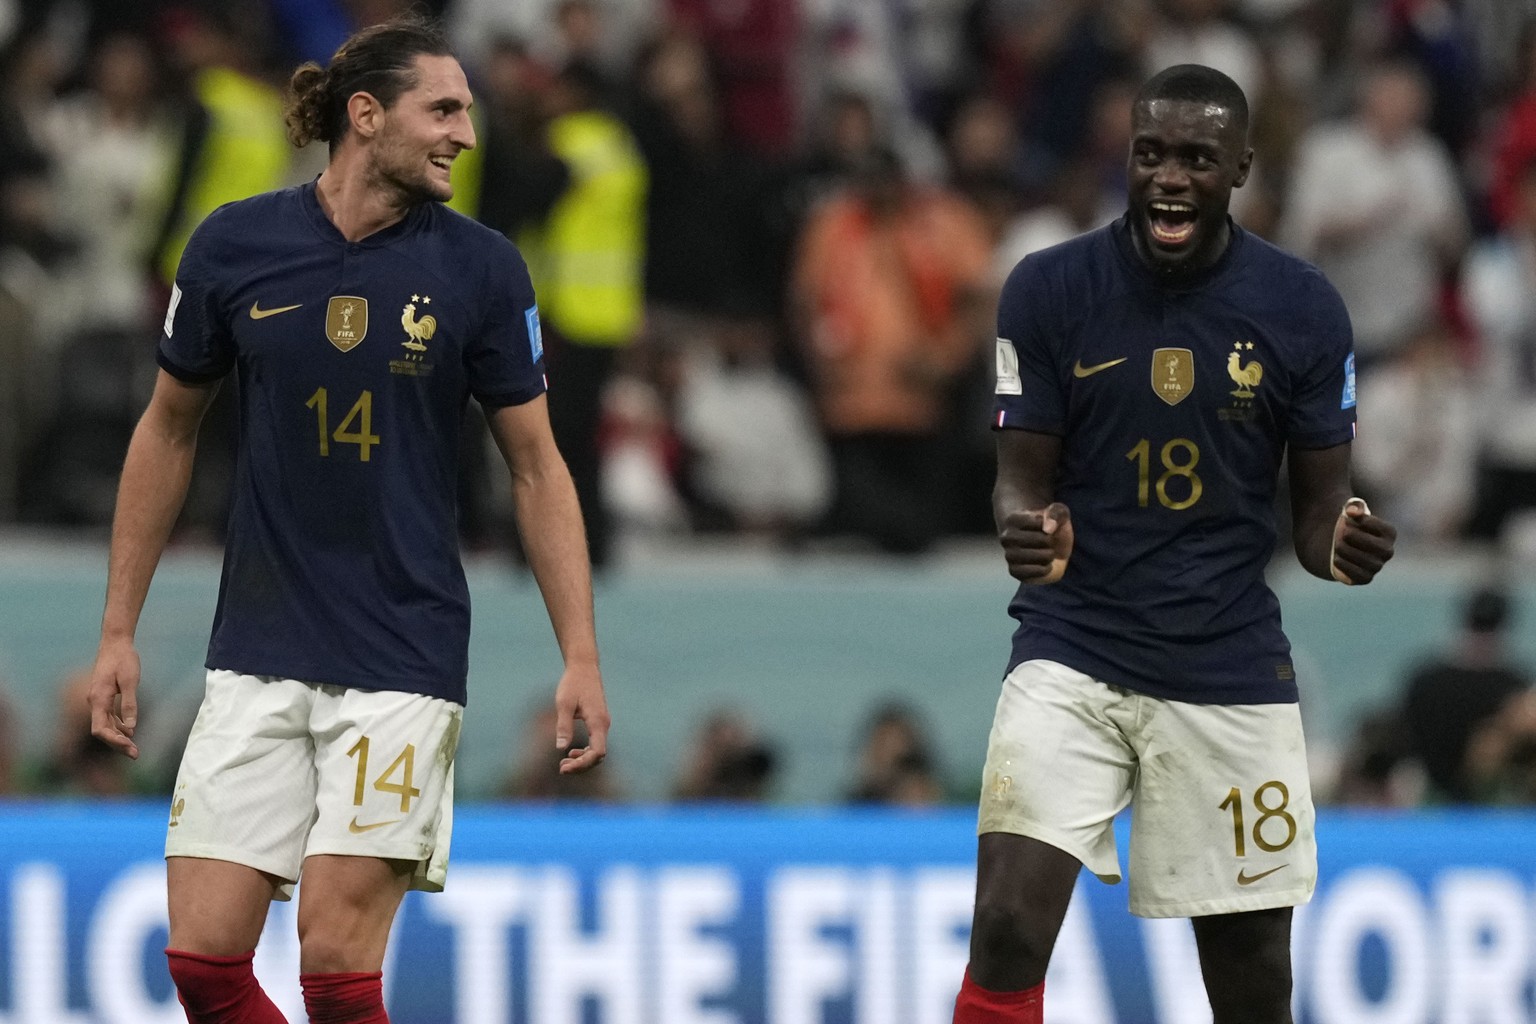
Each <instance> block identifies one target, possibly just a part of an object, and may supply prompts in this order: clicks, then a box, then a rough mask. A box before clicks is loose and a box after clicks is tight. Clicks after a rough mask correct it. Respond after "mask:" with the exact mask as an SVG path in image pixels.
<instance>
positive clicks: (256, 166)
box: [0, 0, 1536, 566]
mask: <svg viewBox="0 0 1536 1024" xmlns="http://www.w3.org/2000/svg"><path fill="white" fill-rule="evenodd" d="M408 6H409V9H414V10H417V11H424V12H426V13H430V14H433V15H437V16H440V17H442V18H443V19H444V21H445V24H446V25H447V26H448V27H449V29H450V33H451V36H452V38H453V40H454V41H455V44H456V45H457V46H458V47H459V49H460V51H461V53H462V56H463V60H464V63H465V66H466V70H467V71H468V73H469V75H470V79H471V83H472V86H473V88H474V90H475V93H476V96H477V104H476V115H475V116H476V126H477V132H478V137H479V145H478V146H477V147H476V149H475V150H473V151H471V152H468V153H466V154H465V155H464V156H463V157H461V159H460V161H459V166H458V167H457V169H456V187H457V193H458V194H457V195H456V197H455V199H454V202H453V205H454V206H456V207H457V208H459V209H460V210H462V211H463V212H465V213H467V214H469V215H471V216H474V217H478V218H479V219H480V220H482V221H483V222H485V223H486V224H488V225H490V226H492V227H494V228H496V229H498V230H500V231H502V232H504V233H506V234H507V235H508V236H509V237H511V238H513V239H514V240H516V241H517V242H518V243H519V245H520V247H521V248H522V250H523V252H524V254H525V255H526V256H527V258H528V261H529V264H530V268H531V270H532V273H533V277H534V281H535V285H536V287H537V289H538V292H539V296H540V307H541V311H542V315H543V320H544V328H545V332H546V350H547V352H548V362H549V369H550V374H551V378H552V380H553V382H554V387H553V390H552V392H551V400H550V401H551V416H552V419H553V420H554V423H555V427H556V435H557V438H558V439H559V441H560V443H561V447H562V449H563V450H564V452H565V454H566V458H567V460H568V461H569V462H570V464H571V467H572V470H573V475H574V476H575V478H576V480H577V484H578V489H579V490H580V491H581V494H582V498H583V502H584V506H585V508H586V509H587V512H588V516H589V518H590V520H591V524H590V538H589V539H590V541H591V546H592V551H593V555H594V560H595V561H596V562H597V563H598V564H599V565H600V566H601V565H603V564H605V563H606V562H608V561H609V560H610V558H611V557H612V553H613V551H614V546H615V541H616V540H622V539H623V538H624V537H625V536H629V535H662V536H687V535H695V534H700V533H710V532H715V533H725V534H729V535H753V536H757V537H764V538H768V539H770V540H771V541H773V542H777V543H783V544H788V545H797V544H800V543H803V542H804V541H806V540H808V539H811V538H833V537H836V538H856V539H857V542H858V543H861V544H867V545H870V546H873V547H876V548H878V549H880V550H885V551H892V552H920V551H923V550H925V549H927V548H928V547H929V546H931V545H932V544H933V543H934V542H935V541H936V540H937V539H939V538H942V537H945V536H947V535H951V534H956V533H985V532H987V531H988V530H990V521H989V512H988V502H987V499H986V495H987V492H988V489H989V487H990V477H991V470H990V464H991V458H992V452H991V439H990V437H989V432H988V410H989V405H990V389H991V376H992V367H991V338H992V335H993V326H992V320H993V310H994V301H995V296H996V293H997V290H998V288H999V287H1000V284H1001V281H1002V279H1003V277H1004V276H1005V275H1006V273H1007V271H1008V270H1009V269H1010V268H1011V267H1012V265H1013V264H1014V263H1015V262H1016V261H1017V260H1018V259H1019V258H1021V257H1022V256H1023V255H1025V254H1027V253H1028V252H1031V251H1034V250H1036V249H1039V248H1042V247H1044V246H1048V245H1051V244H1054V243H1056V242H1058V241H1061V240H1063V239H1065V238H1067V237H1070V236H1071V235H1073V234H1075V233H1078V232H1081V231H1083V230H1085V229H1088V228H1091V227H1094V226H1096V225H1100V224H1102V223H1105V222H1106V221H1108V220H1109V219H1112V218H1113V217H1115V216H1116V215H1117V214H1118V212H1119V211H1120V210H1121V209H1122V208H1123V205H1124V184H1125V183H1124V176H1125V172H1124V164H1125V154H1126V148H1127V132H1128V124H1129V111H1128V106H1129V102H1130V98H1131V96H1132V95H1133V93H1134V90H1135V88H1136V86H1137V84H1138V83H1139V82H1140V81H1141V80H1142V79H1143V78H1144V77H1146V76H1147V75H1148V74H1149V73H1151V72H1153V71H1155V70H1157V69H1159V68H1161V67H1164V66H1167V65H1168V64H1171V63H1177V62H1183V61H1196V62H1201V63H1207V64H1211V65H1214V66H1216V67H1218V68H1221V69H1222V70H1224V71H1226V72H1227V73H1229V74H1230V75H1231V76H1232V77H1233V78H1234V79H1235V80H1236V81H1238V82H1239V83H1240V84H1241V85H1242V86H1243V88H1244V89H1245V90H1246V92H1247V94H1248V96H1249V99H1250V103H1251V105H1252V108H1253V114H1254V116H1253V145H1254V148H1255V150H1256V153H1257V157H1256V163H1255V172H1254V176H1253V178H1252V179H1251V180H1250V182H1249V184H1248V186H1247V187H1245V188H1244V189H1242V190H1240V191H1239V192H1238V193H1237V194H1236V196H1235V206H1234V216H1235V217H1236V218H1237V219H1238V220H1239V221H1240V222H1241V223H1243V224H1244V225H1245V226H1247V227H1248V228H1249V229H1251V230H1253V231H1254V232H1256V233H1258V234H1260V235H1262V236H1264V237H1267V238H1270V239H1272V240H1274V241H1276V242H1278V243H1280V244H1282V245H1284V246H1286V247H1288V248H1290V249H1292V250H1294V251H1296V252H1297V253H1299V254H1301V255H1302V256H1304V257H1306V258H1307V259H1309V260H1312V261H1313V262H1315V263H1316V264H1317V265H1318V266H1320V267H1321V268H1322V269H1323V270H1324V271H1326V272H1327V274H1328V275H1329V277H1330V278H1331V279H1332V280H1333V281H1334V283H1335V284H1336V285H1337V286H1338V288H1339V289H1340V291H1341V292H1342V293H1343V295H1344V298H1345V300H1346V303H1347V305H1348V307H1349V310H1350V313H1351V316H1352V319H1353V322H1354V325H1355V331H1356V336H1357V351H1358V367H1359V379H1360V393H1361V397H1360V407H1361V410H1362V425H1361V433H1360V437H1359V440H1358V442H1357V454H1358V474H1359V483H1360V487H1361V489H1362V491H1363V492H1364V493H1365V494H1366V495H1367V496H1368V497H1370V498H1371V499H1372V500H1373V503H1374V504H1375V505H1376V506H1378V508H1379V510H1380V511H1382V512H1383V513H1385V514H1386V515H1388V516H1389V517H1391V518H1393V519H1394V520H1396V521H1397V522H1398V523H1399V524H1400V526H1401V527H1402V529H1403V532H1404V534H1405V541H1406V542H1407V543H1409V544H1412V543H1415V542H1421V543H1460V542H1463V541H1466V540H1475V541H1482V542H1496V543H1501V544H1505V545H1509V546H1511V547H1512V548H1514V549H1516V550H1529V549H1536V515H1533V514H1532V509H1536V287H1533V285H1536V30H1533V26H1536V0H1114V2H1110V0H890V2H883V3H869V2H865V0H736V2H733V3H718V2H710V0H519V2H517V3H512V2H511V0H436V2H435V3H427V4H422V3H420V2H417V3H414V4H410V5H407V3H406V2H404V0H305V2H299V0H221V2H213V0H158V2H145V3H139V4H119V3H113V2H111V0H0V46H3V54H4V56H3V60H0V79H3V80H0V144H3V145H4V147H5V151H6V153H7V155H8V159H7V160H6V161H5V164H4V167H3V168H0V322H3V323H4V325H5V330H4V331H0V365H3V366H4V373H0V522H7V521H12V522H24V523H38V524H47V525H50V526H87V527H89V526H100V525H102V524H104V523H106V522H107V521H108V520H109V518H110V512H111V506H112V500H113V488H114V481H115V476H116V471H117V468H118V466H119V465H120V461H121V457H122V453H123V450H124V447H125V444H126V438H127V435H128V432H129V431H130V430H131V428H132V424H133V422H134V419H135V417H136V415H137V412H138V410H139V409H141V408H142V406H143V404H144V401H145V398H146V389H147V388H148V387H149V386H150V385H151V383H152V380H153V376H154V372H155V370H154V363H153V349H154V344H155V338H156V334H157V332H158V325H159V320H160V318H161V317H162V315H163V313H164V310H165V306H166V301H167V295H168V291H169V281H170V279H171V277H172V275H173V274H174V268H175V266H176V262H177V259H178V257H179V255H180V251H181V248H182V246H183V245H184V244H185V242H186V239H187V236H188V235H189V233H190V232H191V230H192V229H193V227H195V226H196V224H197V223H198V222H199V221H200V220H201V218H202V217H203V216H205V215H206V214H207V213H208V212H209V211H210V210H212V209H213V208H215V207H216V206H218V205H219V204H221V203H223V202H226V201H230V200H233V199H237V198H240V197H243V196H246V195H249V194H251V193H254V192H257V191H261V190H264V189H269V188H274V187H279V186H283V185H287V184H292V183H295V182H298V181H303V180H305V179H307V178H309V177H312V176H313V175H314V174H316V173H317V172H318V170H319V169H320V168H321V167H323V164H324V153H323V152H317V151H315V147H310V148H309V149H308V150H305V151H301V152H298V153H293V152H291V151H290V150H289V148H288V146H287V145H286V143H285V141H284V137H283V125H282V118H281V114H280V111H281V104H282V87H283V83H284V81H285V79H286V75H287V73H288V72H289V71H291V69H292V68H293V67H294V66H295V65H296V64H297V63H298V62H300V61H302V60H305V59H316V60H320V61H322V62H323V61H324V60H326V59H327V58H328V56H329V55H330V53H331V52H332V51H333V49H334V47H335V46H336V45H337V44H338V43H339V42H340V41H341V40H342V39H344V38H345V37H346V35H347V34H349V33H350V32H351V31H353V30H355V29H356V28H357V27H359V26H362V25H365V24H369V23H372V22H376V21H378V20H381V19H384V18H387V17H389V16H391V15H393V14H396V13H399V12H400V11H402V10H406V9H407V8H408ZM225 390H226V391H231V390H232V388H226V389H225ZM476 417H477V414H475V413H471V416H470V419H469V422H467V423H466V427H465V437H464V441H465V444H464V462H465V466H464V468H465V473H464V481H465V482H464V486H463V491H462V494H461V506H462V510H463V516H462V524H463V533H464V540H465V541H466V543H468V544H470V545H480V546H498V545H506V544H508V543H509V542H511V539H512V538H511V534H512V531H511V527H510V514H509V508H508V502H509V498H508V497H507V489H506V488H505V486H503V481H502V480H501V479H499V478H498V476H497V474H498V472H499V471H498V469H497V468H496V465H495V460H493V459H491V458H490V457H489V456H488V452H487V445H486V442H485V437H486V435H485V431H484V429H483V426H482V425H481V423H480V422H479V421H478V419H477V418H476ZM234 429H236V425H235V422H234V415H233V400H232V399H230V398H229V397H228V396H227V395H226V396H225V397H224V399H223V400H221V404H220V406H219V407H217V408H216V409H215V410H214V412H213V414H212V416H211V417H210V421H209V423H208V425H207V427H206V437H205V443H204V444H203V446H202V452H201V455H200V463H199V467H198V472H197V475H196V480H195V483H194V489H193V493H192V496H191V499H190V500H189V502H188V505H187V509H186V513H185V516H184V518H183V521H182V523H181V524H180V533H179V536H181V537H182V538H189V537H190V538H209V539H214V540H216V539H217V538H218V536H219V532H220V530H221V529H222V523H223V518H224V511H225V509H224V500H225V493H226V490H227V487H226V484H227V479H228V475H229V472H230V465H229V458H230V455H229V451H230V446H229V444H228V443H227V435H228V434H229V433H230V432H231V431H233V430H234Z"/></svg>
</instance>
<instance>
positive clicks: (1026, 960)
mask: <svg viewBox="0 0 1536 1024" xmlns="http://www.w3.org/2000/svg"><path fill="white" fill-rule="evenodd" d="M971 927H972V930H973V932H974V934H973V941H972V943H971V948H972V950H973V953H972V958H973V959H978V958H979V959H984V960H986V961H989V962H991V963H993V964H1027V965H1031V966H1038V967H1039V968H1040V969H1041V970H1042V971H1043V970H1044V968H1045V963H1046V961H1048V960H1049V959H1050V955H1051V946H1052V945H1053V944H1054V938H1055V936H1054V935H1050V934H1048V930H1047V929H1046V928H1045V927H1044V926H1043V925H1042V923H1041V922H1039V921H1036V920H1034V918H1033V916H1032V915H1031V914H1030V912H1029V910H1028V908H1026V907H1024V906H1022V905H1020V904H1017V903H1009V902H990V901H983V902H978V903H977V905H976V915H975V918H974V920H973V922H972V926H971Z"/></svg>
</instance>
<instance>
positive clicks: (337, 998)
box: [299, 971, 389, 1024]
mask: <svg viewBox="0 0 1536 1024" xmlns="http://www.w3.org/2000/svg"><path fill="white" fill-rule="evenodd" d="M383 977H384V972H382V971H373V972H372V973H368V974H361V973H359V974H301V975H299V987H300V988H302V989H303V990H304V1009H305V1010H307V1011H309V1022H310V1024H389V1015H388V1014H386V1013H385V1012H384V982H383Z"/></svg>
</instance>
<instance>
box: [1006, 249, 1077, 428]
mask: <svg viewBox="0 0 1536 1024" xmlns="http://www.w3.org/2000/svg"><path fill="white" fill-rule="evenodd" d="M1050 308H1051V305H1050V294H1049V289H1048V287H1047V284H1046V281H1045V278H1044V275H1042V274H1041V273H1040V271H1039V268H1038V267H1037V266H1036V262H1035V261H1034V260H1033V259H1031V258H1029V257H1026V258H1025V259H1023V260H1021V261H1020V262H1019V264H1018V266H1016V267H1014V268H1013V272H1012V273H1011V274H1009V275H1008V280H1007V282H1006V283H1005V284H1004V285H1003V291H1002V295H1001V297H1000V298H999V299H998V304H997V387H996V404H995V405H994V406H993V411H992V426H993V428H994V429H997V430H1035V431H1039V432H1041V433H1045V434H1060V433H1061V432H1062V430H1063V429H1064V425H1065V419H1066V401H1065V396H1064V395H1063V394H1062V388H1061V383H1060V378H1059V375H1058V373H1057V369H1056V361H1055V359H1054V356H1053V352H1052V348H1051V344H1050V340H1049V337H1050V335H1049V331H1048V330H1047V329H1046V325H1047V324H1048V323H1049V316H1048V313H1049V310H1050Z"/></svg>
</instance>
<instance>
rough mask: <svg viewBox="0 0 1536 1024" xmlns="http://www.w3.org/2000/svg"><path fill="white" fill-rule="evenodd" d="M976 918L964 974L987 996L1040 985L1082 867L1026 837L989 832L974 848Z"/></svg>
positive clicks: (1079, 863)
mask: <svg viewBox="0 0 1536 1024" xmlns="http://www.w3.org/2000/svg"><path fill="white" fill-rule="evenodd" d="M976 847H977V850H976V912H975V917H974V918H973V920H972V923H971V962H970V965H969V967H968V968H967V969H966V974H967V976H968V977H969V978H970V980H971V981H972V982H974V983H975V984H977V985H979V986H980V987H981V988H983V989H986V990H988V991H992V992H1017V991H1020V990H1022V989H1030V988H1034V987H1035V986H1036V985H1039V984H1040V983H1041V982H1043V981H1044V980H1045V969H1046V966H1047V965H1048V964H1049V963H1050V960H1051V950H1052V949H1053V948H1054V947H1055V945H1056V934H1057V933H1058V932H1059V931H1061V922H1062V921H1063V919H1065V918H1066V916H1067V904H1068V902H1069V901H1070V900H1071V898H1072V887H1073V885H1074V884H1075V883H1076V882H1077V873H1078V871H1079V870H1081V868H1082V863H1081V862H1080V861H1079V860H1078V859H1077V858H1076V857H1074V856H1072V855H1071V854H1070V853H1065V852H1063V851H1061V850H1058V849H1057V848H1056V847H1054V846H1051V845H1050V844H1048V843H1042V842H1041V841H1040V840H1038V839H1031V838H1030V837H1029V836H1020V835H1010V834H1008V833H1006V832H989V833H987V834H986V835H984V836H981V837H980V838H979V840H978V841H977V844H976Z"/></svg>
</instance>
